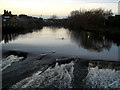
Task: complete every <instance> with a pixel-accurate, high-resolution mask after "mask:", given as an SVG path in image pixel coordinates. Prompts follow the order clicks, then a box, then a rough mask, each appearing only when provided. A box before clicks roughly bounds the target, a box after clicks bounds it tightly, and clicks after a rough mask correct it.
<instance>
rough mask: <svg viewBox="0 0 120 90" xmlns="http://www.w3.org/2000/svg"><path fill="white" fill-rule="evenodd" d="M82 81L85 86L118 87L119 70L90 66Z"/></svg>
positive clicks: (119, 84) (119, 85)
mask: <svg viewBox="0 0 120 90" xmlns="http://www.w3.org/2000/svg"><path fill="white" fill-rule="evenodd" d="M83 82H84V83H85V87H87V88H90V87H91V88H120V71H115V70H112V69H99V68H98V67H95V68H91V67H90V68H89V73H88V75H87V76H86V78H85V79H84V80H83Z"/></svg>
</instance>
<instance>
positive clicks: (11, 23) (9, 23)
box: [2, 10, 20, 27]
mask: <svg viewBox="0 0 120 90" xmlns="http://www.w3.org/2000/svg"><path fill="white" fill-rule="evenodd" d="M19 24H20V23H19V21H18V20H17V15H12V13H11V11H8V10H4V14H3V15H2V26H3V27H15V26H18V25H19Z"/></svg>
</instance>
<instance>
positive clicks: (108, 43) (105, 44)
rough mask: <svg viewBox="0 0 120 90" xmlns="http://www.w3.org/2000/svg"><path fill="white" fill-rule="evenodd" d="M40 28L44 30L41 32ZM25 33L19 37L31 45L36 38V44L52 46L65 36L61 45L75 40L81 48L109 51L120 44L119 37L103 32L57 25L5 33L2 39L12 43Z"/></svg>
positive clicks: (70, 43)
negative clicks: (75, 29)
mask: <svg viewBox="0 0 120 90" xmlns="http://www.w3.org/2000/svg"><path fill="white" fill-rule="evenodd" d="M40 30H41V31H42V32H40ZM37 31H38V32H37ZM32 32H36V34H35V33H33V34H31V35H32V37H31V38H28V37H26V36H27V35H28V33H32ZM51 33H52V34H51ZM23 34H24V36H25V37H19V38H22V39H21V40H24V42H23V43H25V39H26V38H27V41H28V40H29V41H28V42H29V44H30V45H32V43H33V42H35V40H36V42H37V43H35V44H40V45H41V43H44V44H43V45H46V44H47V45H48V46H50V44H52V45H51V46H55V45H56V44H57V42H59V41H58V40H60V39H58V40H57V39H56V38H64V37H65V39H62V42H59V46H60V45H61V44H60V43H63V44H62V45H65V43H66V42H67V44H69V45H72V42H73V43H76V44H77V45H78V46H79V47H80V48H84V49H87V50H89V51H96V52H103V51H109V50H110V49H111V47H112V45H113V44H115V46H119V44H120V42H119V40H118V39H117V40H116V39H111V38H108V37H107V36H105V35H102V34H96V33H91V32H85V31H73V30H68V29H64V28H62V29H61V28H55V27H47V28H46V27H45V28H43V29H42V28H41V29H37V30H28V31H21V32H15V33H3V35H2V41H4V42H3V43H10V42H11V41H15V40H16V39H17V38H18V36H20V35H23ZM31 35H29V36H31ZM36 35H38V36H36ZM40 37H42V38H41V39H39V40H38V38H40ZM51 37H52V38H51ZM33 38H34V39H33ZM37 40H38V41H37ZM50 40H51V42H54V43H50V42H49V43H48V41H50ZM2 41H1V42H2ZM43 41H44V42H43ZM71 41H72V42H71ZM18 42H19V41H18ZM38 42H41V43H38ZM46 42H47V43H46ZM19 43H21V42H19ZM62 47H63V46H62ZM68 47H69V46H68ZM69 49H70V48H69Z"/></svg>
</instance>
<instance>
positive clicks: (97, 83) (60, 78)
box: [11, 62, 120, 88]
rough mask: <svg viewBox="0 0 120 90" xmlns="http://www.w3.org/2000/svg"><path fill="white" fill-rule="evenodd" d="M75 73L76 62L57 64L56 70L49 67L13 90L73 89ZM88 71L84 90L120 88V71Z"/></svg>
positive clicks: (14, 86) (95, 69)
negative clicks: (17, 89)
mask: <svg viewBox="0 0 120 90" xmlns="http://www.w3.org/2000/svg"><path fill="white" fill-rule="evenodd" d="M73 71H74V62H71V63H69V64H63V65H61V66H59V65H58V63H56V65H55V67H54V68H51V67H49V68H48V69H47V70H46V71H45V72H43V73H41V71H38V72H37V73H34V74H33V75H32V76H31V77H28V78H25V79H23V80H22V81H20V82H18V83H16V84H15V85H13V86H12V87H11V88H72V81H73V79H74V75H73ZM88 71H89V72H88V75H87V76H86V78H85V79H84V80H83V87H84V88H120V70H118V71H115V70H112V69H99V68H98V67H94V68H93V67H89V68H88ZM80 72H81V71H80ZM40 73H41V74H40Z"/></svg>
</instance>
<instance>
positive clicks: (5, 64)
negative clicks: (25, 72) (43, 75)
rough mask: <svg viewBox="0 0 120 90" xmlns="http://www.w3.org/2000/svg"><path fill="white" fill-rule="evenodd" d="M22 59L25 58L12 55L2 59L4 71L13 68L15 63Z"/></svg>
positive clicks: (1, 63)
mask: <svg viewBox="0 0 120 90" xmlns="http://www.w3.org/2000/svg"><path fill="white" fill-rule="evenodd" d="M22 59H23V57H18V56H14V55H10V56H8V57H7V58H4V59H2V61H1V62H0V65H2V70H4V69H6V68H7V67H8V66H11V64H12V63H13V62H17V61H20V60H22Z"/></svg>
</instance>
